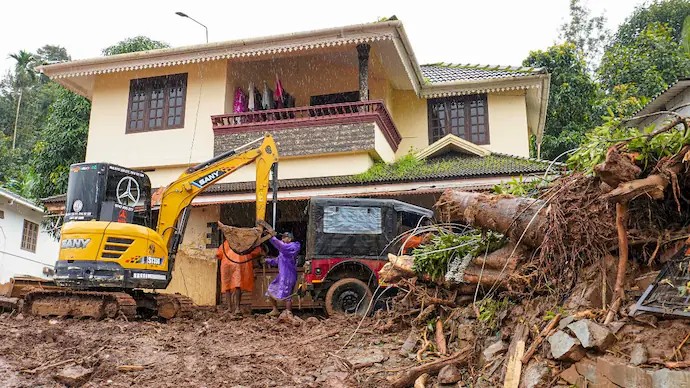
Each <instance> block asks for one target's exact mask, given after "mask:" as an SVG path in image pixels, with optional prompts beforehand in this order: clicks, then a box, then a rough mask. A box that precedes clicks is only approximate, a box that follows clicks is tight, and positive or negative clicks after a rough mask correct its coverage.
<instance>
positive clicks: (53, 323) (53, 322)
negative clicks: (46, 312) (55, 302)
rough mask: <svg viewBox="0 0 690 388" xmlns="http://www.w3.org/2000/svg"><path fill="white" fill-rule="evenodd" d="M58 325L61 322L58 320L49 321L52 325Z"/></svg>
mask: <svg viewBox="0 0 690 388" xmlns="http://www.w3.org/2000/svg"><path fill="white" fill-rule="evenodd" d="M58 323H60V321H58V320H57V319H51V320H50V321H48V324H50V325H57V324H58Z"/></svg>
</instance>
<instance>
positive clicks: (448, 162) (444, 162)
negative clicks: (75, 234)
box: [43, 153, 562, 203]
mask: <svg viewBox="0 0 690 388" xmlns="http://www.w3.org/2000/svg"><path fill="white" fill-rule="evenodd" d="M550 163H551V162H549V161H544V160H536V159H528V158H521V157H517V156H511V155H503V154H496V153H493V154H491V155H488V156H483V157H481V156H457V155H454V156H449V157H439V158H435V159H431V160H427V162H426V163H424V164H422V165H421V166H419V167H417V168H415V169H414V170H413V171H409V172H405V173H402V174H401V173H399V172H397V171H395V169H394V168H393V167H391V165H386V167H385V168H386V169H387V170H384V171H382V172H381V173H379V174H377V175H376V176H375V177H373V178H367V177H366V176H364V175H344V176H328V177H318V178H297V179H279V181H278V188H279V189H305V188H313V187H333V186H352V185H373V184H385V183H404V182H425V181H434V180H446V179H462V178H479V177H491V176H514V175H522V174H543V173H544V172H545V171H546V169H547V168H548V167H549V164H550ZM561 166H562V165H561V164H559V163H557V164H555V167H553V169H555V170H557V169H558V168H560V167H561ZM255 186H256V184H255V182H235V183H217V184H215V185H213V186H211V187H209V188H208V189H206V191H205V193H243V192H253V191H254V189H255ZM201 195H203V193H202V194H201ZM64 201H65V196H64V195H56V196H53V197H50V198H44V199H43V202H44V203H59V202H64Z"/></svg>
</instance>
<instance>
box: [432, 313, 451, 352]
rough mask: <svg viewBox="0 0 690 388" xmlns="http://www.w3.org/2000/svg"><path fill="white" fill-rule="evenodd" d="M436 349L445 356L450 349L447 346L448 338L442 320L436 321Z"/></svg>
mask: <svg viewBox="0 0 690 388" xmlns="http://www.w3.org/2000/svg"><path fill="white" fill-rule="evenodd" d="M434 334H435V335H436V347H437V348H438V352H439V353H441V355H443V356H445V355H446V353H448V347H447V346H446V336H445V334H443V321H442V320H441V318H438V319H436V331H435V333H434Z"/></svg>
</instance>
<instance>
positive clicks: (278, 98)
mask: <svg viewBox="0 0 690 388" xmlns="http://www.w3.org/2000/svg"><path fill="white" fill-rule="evenodd" d="M284 93H285V90H283V83H282V82H280V78H278V74H276V91H275V93H274V94H273V99H274V100H275V102H276V108H278V109H281V108H285V100H284V97H285V96H284Z"/></svg>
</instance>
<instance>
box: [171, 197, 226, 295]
mask: <svg viewBox="0 0 690 388" xmlns="http://www.w3.org/2000/svg"><path fill="white" fill-rule="evenodd" d="M219 219H220V205H211V206H204V207H195V208H193V209H192V212H191V214H190V216H189V222H188V223H187V230H186V231H185V235H184V239H183V240H182V244H181V245H180V249H179V252H178V254H177V257H176V259H175V268H174V269H173V277H172V281H171V282H170V284H169V285H168V288H166V289H165V290H164V291H163V292H166V293H180V294H182V295H185V296H188V297H190V298H192V300H194V303H196V304H197V305H200V306H212V305H215V304H216V284H217V281H218V279H217V273H218V259H217V258H216V250H217V248H213V249H207V248H206V244H208V243H210V241H209V240H208V238H207V237H206V234H207V233H208V232H209V229H208V227H207V225H206V224H207V223H209V222H216V221H218V220H219Z"/></svg>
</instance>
